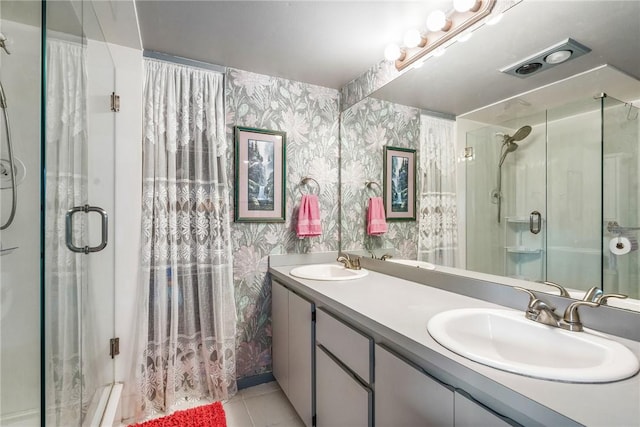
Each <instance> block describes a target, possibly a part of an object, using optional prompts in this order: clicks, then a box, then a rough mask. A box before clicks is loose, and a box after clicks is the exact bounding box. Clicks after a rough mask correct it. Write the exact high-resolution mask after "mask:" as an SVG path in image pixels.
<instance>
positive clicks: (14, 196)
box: [0, 33, 18, 230]
mask: <svg viewBox="0 0 640 427" xmlns="http://www.w3.org/2000/svg"><path fill="white" fill-rule="evenodd" d="M6 41H7V37H6V36H5V35H4V34H2V33H0V48H2V49H4V51H5V52H6V53H7V55H10V54H11V52H9V51H8V50H7V47H6V46H5V43H6ZM0 108H2V115H3V117H4V129H5V133H6V135H7V154H8V156H9V159H8V162H7V163H8V167H5V166H3V167H2V168H1V169H2V170H0V173H1V175H2V177H3V178H4V177H5V176H6V177H8V178H9V179H10V180H11V187H10V188H11V212H10V213H9V218H8V219H7V221H6V222H5V223H2V225H0V230H4V229H6V228H8V227H9V226H10V225H11V223H12V222H13V219H14V218H15V216H16V206H17V204H18V192H17V189H16V166H15V165H16V162H15V159H14V156H13V145H12V142H11V128H10V125H9V123H10V122H9V113H8V112H7V97H6V95H5V93H4V87H3V86H2V82H1V81H0ZM1 160H3V161H2V164H3V165H4V163H5V162H4V159H1Z"/></svg>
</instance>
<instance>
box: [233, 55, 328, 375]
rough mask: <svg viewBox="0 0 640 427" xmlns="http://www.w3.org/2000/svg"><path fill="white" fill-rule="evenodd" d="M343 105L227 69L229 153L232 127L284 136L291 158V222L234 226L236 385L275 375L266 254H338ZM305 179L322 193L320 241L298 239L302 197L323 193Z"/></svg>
mask: <svg viewBox="0 0 640 427" xmlns="http://www.w3.org/2000/svg"><path fill="white" fill-rule="evenodd" d="M339 102H340V93H339V92H338V91H337V90H334V89H327V88H324V87H320V86H314V85H310V84H306V83H300V82H295V81H290V80H285V79H281V78H277V77H271V76H265V75H260V74H255V73H250V72H246V71H241V70H236V69H232V68H229V69H228V70H227V73H226V78H225V108H226V115H227V117H226V123H227V138H228V141H229V147H234V146H235V141H234V134H233V127H234V126H248V127H255V128H260V129H269V130H279V131H284V132H286V157H287V159H286V197H287V198H286V222H285V223H234V224H233V226H232V236H231V237H232V240H233V253H234V269H233V273H234V274H233V275H234V284H235V292H236V309H237V314H238V323H237V330H238V336H237V377H238V378H244V377H248V376H252V375H258V374H262V373H266V372H270V371H271V283H270V281H269V279H268V278H267V257H268V256H269V254H284V253H308V252H325V251H336V250H338V249H339V237H340V236H339V227H338V225H339V207H340V204H339V198H338V190H339V187H338V185H339V180H338V178H339V147H340V141H339V132H338V130H339V125H338V123H339ZM233 162H234V158H233V150H229V153H228V154H227V163H228V164H227V168H228V176H231V177H232V176H234V167H233ZM307 175H308V176H311V177H313V178H314V179H315V180H317V181H318V183H319V186H320V188H319V191H320V193H319V201H320V211H321V218H322V235H321V236H319V237H314V238H306V239H298V238H297V236H296V234H295V224H296V223H295V220H296V208H297V206H298V205H299V203H300V198H301V196H302V193H301V190H303V191H305V192H306V191H308V190H312V191H314V192H317V191H318V189H317V188H316V187H315V185H314V184H311V187H310V188H301V187H300V180H301V178H302V177H304V176H307ZM230 185H231V186H233V182H230ZM231 194H233V189H232V188H231ZM231 205H232V206H233V203H232V204H231Z"/></svg>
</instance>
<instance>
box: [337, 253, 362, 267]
mask: <svg viewBox="0 0 640 427" xmlns="http://www.w3.org/2000/svg"><path fill="white" fill-rule="evenodd" d="M336 261H338V262H341V263H342V264H344V268H347V269H349V270H360V258H349V255H346V254H345V255H341V256H339V257H338V258H337V259H336Z"/></svg>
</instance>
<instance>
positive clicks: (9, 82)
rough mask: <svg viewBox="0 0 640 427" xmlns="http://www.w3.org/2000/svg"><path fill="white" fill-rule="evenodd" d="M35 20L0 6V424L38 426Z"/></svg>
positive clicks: (35, 8) (31, 7) (18, 7)
mask: <svg viewBox="0 0 640 427" xmlns="http://www.w3.org/2000/svg"><path fill="white" fill-rule="evenodd" d="M40 16H41V15H40V4H39V2H35V1H33V2H16V1H5V0H2V1H1V2H0V33H2V35H1V36H0V38H2V39H4V38H6V40H4V45H5V47H6V50H4V49H1V48H0V85H1V86H2V90H1V92H2V102H1V103H0V104H1V105H2V106H1V109H0V226H2V228H3V229H2V230H0V248H1V249H0V425H2V426H16V425H21V426H25V425H26V426H37V425H39V424H40V380H41V378H40V357H41V354H40V226H39V224H40V172H39V171H40V168H41V164H40V55H41V49H40V45H41V42H40V37H41V24H40ZM5 114H6V115H5ZM7 124H8V125H9V126H8V127H7ZM9 140H11V145H12V147H11V148H12V150H11V151H12V153H11V154H12V155H11V156H10V154H9ZM11 169H13V170H14V178H15V192H16V203H15V215H14V217H13V220H12V222H11V223H10V224H8V221H9V218H10V216H11V210H12V207H13V205H14V202H13V194H12V193H13V191H14V190H13V186H12V178H11V174H10V170H11Z"/></svg>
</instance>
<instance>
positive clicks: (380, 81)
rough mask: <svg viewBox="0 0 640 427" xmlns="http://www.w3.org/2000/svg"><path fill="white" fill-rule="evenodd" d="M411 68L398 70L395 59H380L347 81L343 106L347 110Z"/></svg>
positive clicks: (342, 91) (342, 96)
mask: <svg viewBox="0 0 640 427" xmlns="http://www.w3.org/2000/svg"><path fill="white" fill-rule="evenodd" d="M409 69H410V68H405V69H404V70H402V71H398V70H397V69H396V66H395V62H393V61H380V62H378V63H377V64H375V65H374V66H373V67H371V68H369V69H368V70H367V71H365V72H364V73H363V74H361V75H360V76H358V77H356V78H355V79H353V80H352V81H350V82H349V83H347V84H346V85H345V86H344V87H343V88H342V90H341V91H340V92H341V104H340V105H341V108H342V110H343V111H344V110H346V109H347V108H349V107H351V106H353V105H354V104H356V103H357V102H359V101H361V100H363V99H365V98H366V97H367V96H369V95H371V94H372V93H373V92H375V91H376V90H378V89H380V88H381V87H382V86H384V85H386V84H387V83H389V82H390V81H392V80H394V79H396V78H397V77H399V76H401V75H402V74H404V73H406V72H407V71H408V70H409Z"/></svg>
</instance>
